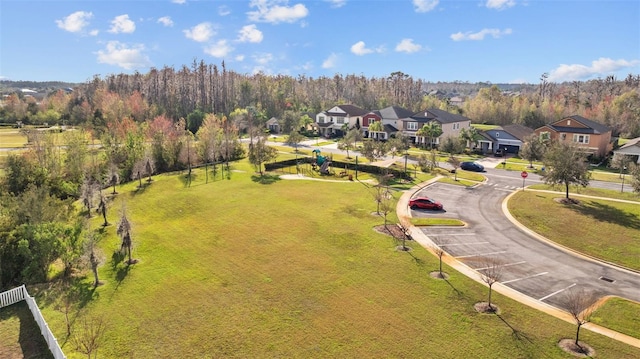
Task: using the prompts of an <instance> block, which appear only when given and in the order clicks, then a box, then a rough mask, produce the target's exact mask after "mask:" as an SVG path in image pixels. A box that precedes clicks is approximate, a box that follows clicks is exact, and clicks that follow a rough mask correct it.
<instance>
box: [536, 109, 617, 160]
mask: <svg viewBox="0 0 640 359" xmlns="http://www.w3.org/2000/svg"><path fill="white" fill-rule="evenodd" d="M535 133H536V134H537V135H539V136H542V137H546V138H549V139H550V140H558V141H570V142H573V143H576V144H577V145H578V146H580V147H582V148H583V149H584V150H585V152H588V153H591V154H593V155H595V156H597V157H599V158H602V157H605V156H606V155H607V153H609V151H611V149H612V148H613V145H612V143H611V129H610V128H608V127H607V126H605V125H603V124H600V123H598V122H595V121H591V120H589V119H586V118H584V117H582V116H578V115H573V116H569V117H565V118H563V119H561V120H558V121H556V122H552V123H550V124H547V125H544V126H542V127H539V128H537V129H536V130H535Z"/></svg>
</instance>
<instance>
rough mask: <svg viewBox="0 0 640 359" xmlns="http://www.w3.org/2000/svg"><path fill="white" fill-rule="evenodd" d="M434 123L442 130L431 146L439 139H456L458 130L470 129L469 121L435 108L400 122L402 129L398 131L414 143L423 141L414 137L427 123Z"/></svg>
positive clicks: (437, 142) (438, 142)
mask: <svg viewBox="0 0 640 359" xmlns="http://www.w3.org/2000/svg"><path fill="white" fill-rule="evenodd" d="M432 121H434V122H436V123H437V124H439V125H440V127H441V128H442V135H440V137H438V138H435V139H433V144H435V145H439V144H440V142H441V139H444V138H446V137H458V136H460V130H461V129H463V128H466V129H469V128H471V120H470V119H468V118H466V117H464V116H462V115H457V114H455V113H450V112H447V111H444V110H440V109H437V108H430V109H428V110H425V111H420V112H417V113H414V114H413V115H411V116H410V117H407V118H403V119H401V120H400V122H401V123H402V127H401V128H400V131H402V134H403V135H404V136H407V137H409V138H410V139H411V140H412V141H413V142H414V143H418V142H419V141H423V142H424V141H425V139H424V138H421V137H419V136H417V135H416V132H418V130H419V129H420V128H421V127H423V126H424V125H426V124H427V123H429V122H432Z"/></svg>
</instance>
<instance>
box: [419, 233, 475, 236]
mask: <svg viewBox="0 0 640 359" xmlns="http://www.w3.org/2000/svg"><path fill="white" fill-rule="evenodd" d="M429 235H430V236H433V237H438V236H475V235H476V234H475V232H474V233H429Z"/></svg>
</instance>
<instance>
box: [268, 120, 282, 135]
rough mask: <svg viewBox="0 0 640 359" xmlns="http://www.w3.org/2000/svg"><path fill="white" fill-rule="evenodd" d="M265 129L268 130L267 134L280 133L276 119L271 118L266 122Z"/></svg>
mask: <svg viewBox="0 0 640 359" xmlns="http://www.w3.org/2000/svg"><path fill="white" fill-rule="evenodd" d="M267 129H268V130H269V133H273V134H275V133H280V123H278V119H277V118H275V117H271V118H270V119H269V121H267Z"/></svg>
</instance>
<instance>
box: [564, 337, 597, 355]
mask: <svg viewBox="0 0 640 359" xmlns="http://www.w3.org/2000/svg"><path fill="white" fill-rule="evenodd" d="M558 346H559V347H560V349H562V350H564V351H565V352H567V353H569V354H571V355H573V356H576V357H578V358H591V357H594V356H595V355H596V351H595V350H594V349H593V348H592V347H591V346H589V344H586V343H583V342H581V341H579V342H578V344H577V345H576V341H575V340H573V339H562V340H560V341H559V342H558Z"/></svg>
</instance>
